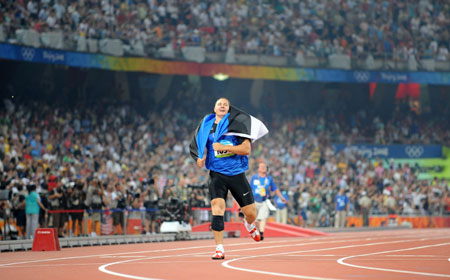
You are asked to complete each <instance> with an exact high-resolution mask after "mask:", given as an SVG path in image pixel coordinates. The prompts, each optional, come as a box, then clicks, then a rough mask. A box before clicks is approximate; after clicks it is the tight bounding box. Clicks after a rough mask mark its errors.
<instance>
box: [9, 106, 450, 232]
mask: <svg viewBox="0 0 450 280" xmlns="http://www.w3.org/2000/svg"><path fill="white" fill-rule="evenodd" d="M194 100H195V98H194ZM186 102H187V103H186ZM188 103H189V101H186V100H185V98H179V99H172V100H171V102H170V103H169V104H168V105H167V106H165V107H162V108H160V109H159V110H155V111H152V110H150V111H149V112H148V114H146V115H142V114H139V113H138V112H137V111H136V110H134V109H133V108H132V107H131V106H128V105H119V104H116V105H110V104H102V103H98V104H96V105H93V106H86V107H84V106H83V107H71V106H70V105H69V104H66V105H69V106H64V107H63V106H61V105H58V104H56V103H52V102H51V101H49V100H48V101H47V102H45V103H43V102H40V101H38V100H28V101H26V100H20V101H19V98H14V99H11V98H10V99H5V100H3V104H2V110H1V113H0V128H1V129H0V158H1V162H0V171H1V173H2V177H1V178H0V189H1V190H9V191H10V192H9V197H8V199H7V200H6V201H3V204H2V211H3V213H5V214H6V216H7V217H12V219H14V220H15V221H16V222H17V225H18V226H19V227H20V226H22V227H23V226H24V222H25V220H24V214H25V203H24V200H25V197H26V196H27V195H28V191H27V187H28V186H30V185H35V186H36V187H37V192H38V193H39V194H40V196H41V198H42V200H43V203H44V205H45V206H46V207H47V208H49V209H51V210H62V209H86V210H89V211H91V213H90V216H89V217H90V218H92V219H93V220H94V221H97V222H100V219H101V217H100V216H99V215H96V212H98V211H100V210H106V209H120V210H118V211H115V212H114V215H117V216H118V217H117V218H116V220H114V225H119V224H121V225H122V226H123V224H122V220H123V213H122V212H121V211H122V210H128V215H129V216H132V217H134V218H142V220H143V221H144V230H145V231H146V232H149V233H150V232H157V230H158V225H159V223H160V222H161V221H162V220H164V217H163V216H164V215H160V214H161V213H160V209H164V208H165V206H164V205H167V204H170V203H171V204H173V203H179V204H180V205H181V206H180V207H187V209H188V213H186V216H182V217H181V219H185V220H186V221H190V222H191V223H193V224H199V223H202V222H206V221H209V219H210V218H209V217H208V211H207V210H200V209H197V210H192V208H193V207H194V208H196V207H208V206H209V198H208V190H207V188H206V187H205V186H206V183H207V182H206V180H207V174H206V170H204V169H202V170H199V169H198V168H196V166H195V164H194V162H193V160H192V159H191V158H190V156H189V151H188V146H189V143H190V140H191V135H192V133H193V130H194V129H195V127H196V125H197V122H198V121H199V120H200V118H201V117H202V116H203V115H204V114H206V113H208V112H209V111H210V110H211V109H212V106H213V101H212V102H210V101H209V100H207V99H205V101H204V102H200V103H199V104H197V105H198V106H199V107H202V108H204V109H202V110H199V111H191V110H189V109H188V108H186V106H185V105H186V104H188ZM407 108H408V109H407ZM440 117H447V119H448V114H447V115H445V116H440ZM266 123H267V125H268V127H269V129H270V131H271V132H270V133H269V135H268V136H266V137H264V138H263V139H262V140H261V141H258V142H255V143H254V144H253V146H252V154H251V156H250V170H249V171H248V172H247V174H248V176H251V175H253V174H255V173H256V169H257V163H258V162H259V161H264V162H266V163H267V164H268V166H269V167H270V175H271V176H273V178H274V180H275V182H276V184H277V186H278V187H279V188H280V189H281V191H282V192H283V193H284V194H285V195H287V197H288V198H289V201H290V202H289V205H288V207H287V208H288V211H289V215H288V217H289V219H288V221H289V222H290V223H296V224H299V225H302V226H312V227H325V226H333V225H334V224H333V217H334V215H335V212H336V203H335V197H336V196H337V195H338V192H339V189H343V190H345V194H346V195H347V196H348V197H349V205H348V215H356V216H359V215H360V214H361V213H362V211H363V207H365V208H367V209H368V213H369V214H370V215H385V214H388V213H397V214H402V215H443V214H448V213H449V207H450V204H449V200H450V196H449V181H448V180H446V179H437V178H434V179H432V180H419V179H418V172H419V168H418V167H417V166H409V165H408V164H404V165H400V164H396V163H394V161H393V160H382V159H378V158H376V159H368V158H365V157H363V156H361V155H360V154H358V153H356V152H355V151H354V150H352V149H350V148H349V149H345V150H343V151H341V152H340V153H335V151H334V149H333V147H332V146H331V143H332V141H331V139H337V141H339V140H340V141H341V143H354V142H355V141H356V142H357V135H364V136H365V137H364V139H365V140H368V141H369V143H377V142H380V143H388V144H390V143H397V144H403V143H442V144H445V143H447V145H448V143H449V141H450V131H449V129H448V123H445V124H443V123H442V122H437V121H436V122H433V119H430V120H425V119H424V118H423V117H422V116H421V115H417V114H416V113H415V112H413V111H411V110H410V109H409V107H408V106H402V103H399V104H398V106H397V108H396V109H395V113H394V114H393V115H392V119H389V120H387V121H385V122H383V121H382V120H381V119H379V118H377V117H371V116H370V114H368V113H361V112H360V113H359V114H358V116H356V115H355V116H348V115H346V114H339V113H337V112H328V113H325V112H318V113H316V114H310V115H299V116H297V117H285V116H284V115H283V113H276V114H271V121H267V122H266ZM442 125H443V126H442ZM335 134H337V136H338V137H334V135H335ZM59 194H61V195H59ZM363 197H365V200H367V199H368V200H369V203H367V201H366V202H361V199H362V198H363ZM169 202H170V203H169ZM274 203H275V202H274ZM363 205H364V206H363ZM233 206H234V208H233ZM228 207H229V208H230V211H229V213H228V214H227V220H228V221H229V220H230V219H231V217H233V218H235V219H237V218H238V211H237V209H236V206H235V205H233V200H232V199H230V200H229V204H228ZM279 207H280V208H283V207H284V206H283V205H279ZM145 209H147V211H145ZM183 209H184V208H183ZM175 210H177V209H175ZM116 213H117V214H116ZM69 216H70V218H71V219H72V221H75V220H82V219H83V215H82V214H81V215H80V213H71V214H67V213H56V214H52V215H46V213H45V212H44V211H43V210H41V217H40V223H41V225H42V226H45V225H47V224H48V222H49V220H48V219H49V218H50V217H52V218H51V219H50V220H51V223H52V225H53V226H55V227H57V228H59V229H60V232H59V233H60V234H61V235H62V236H63V235H69V234H70V232H69V231H68V229H67V225H66V226H64V224H65V223H66V222H67V221H68V218H69ZM169 216H170V215H169ZM166 217H167V215H166ZM94 224H95V223H93V226H94ZM23 230H24V229H22V232H23Z"/></svg>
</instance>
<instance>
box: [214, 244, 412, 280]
mask: <svg viewBox="0 0 450 280" xmlns="http://www.w3.org/2000/svg"><path fill="white" fill-rule="evenodd" d="M412 241H414V240H397V241H388V242H376V243H369V244H356V245H355V244H354V245H347V246H340V247H331V248H321V249H311V250H304V251H295V252H284V253H275V254H265V255H257V256H247V257H242V258H237V259H231V260H227V261H224V262H223V263H222V266H223V267H226V268H229V269H234V270H239V271H246V272H253V273H258V274H265V275H273V276H280V277H288V278H298V279H313V280H325V279H326V280H330V279H335V278H323V277H316V276H306V275H298V274H287V273H277V272H271V271H263V270H256V269H248V268H242V267H237V266H232V265H230V263H231V262H234V261H239V260H246V259H253V258H260V257H273V256H283V255H291V254H299V253H306V252H320V251H328V250H338V249H349V248H355V247H366V246H377V245H385V244H394V243H404V242H412Z"/></svg>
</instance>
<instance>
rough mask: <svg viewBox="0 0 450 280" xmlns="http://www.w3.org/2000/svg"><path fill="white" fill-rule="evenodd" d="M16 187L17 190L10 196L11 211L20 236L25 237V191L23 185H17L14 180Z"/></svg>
mask: <svg viewBox="0 0 450 280" xmlns="http://www.w3.org/2000/svg"><path fill="white" fill-rule="evenodd" d="M16 186H17V189H18V190H19V192H17V193H15V194H14V195H13V198H12V211H13V212H12V213H13V216H14V219H15V220H16V226H17V227H18V230H19V232H20V234H21V235H22V238H24V239H25V238H26V232H25V225H26V215H25V196H26V192H25V191H24V190H23V186H21V185H18V184H17V182H16Z"/></svg>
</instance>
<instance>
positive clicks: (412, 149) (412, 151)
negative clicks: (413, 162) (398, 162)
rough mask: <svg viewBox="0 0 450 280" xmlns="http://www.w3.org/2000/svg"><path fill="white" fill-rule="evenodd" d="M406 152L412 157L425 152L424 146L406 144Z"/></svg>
mask: <svg viewBox="0 0 450 280" xmlns="http://www.w3.org/2000/svg"><path fill="white" fill-rule="evenodd" d="M405 153H406V154H407V155H408V157H410V158H420V157H421V156H422V154H423V147H422V146H406V148H405Z"/></svg>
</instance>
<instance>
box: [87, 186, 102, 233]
mask: <svg viewBox="0 0 450 280" xmlns="http://www.w3.org/2000/svg"><path fill="white" fill-rule="evenodd" d="M88 184H89V185H88V193H87V198H86V205H87V206H88V207H89V210H90V212H91V220H92V224H91V236H93V237H95V236H97V226H98V225H99V224H100V222H101V219H102V207H103V205H104V203H103V186H102V184H101V183H100V182H99V181H98V180H92V181H90V182H89V183H88Z"/></svg>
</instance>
